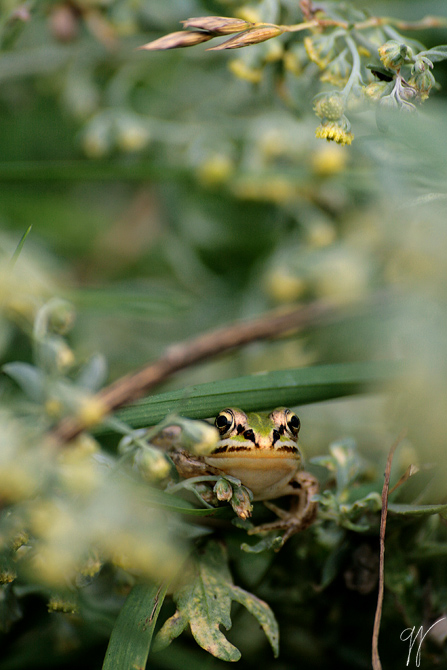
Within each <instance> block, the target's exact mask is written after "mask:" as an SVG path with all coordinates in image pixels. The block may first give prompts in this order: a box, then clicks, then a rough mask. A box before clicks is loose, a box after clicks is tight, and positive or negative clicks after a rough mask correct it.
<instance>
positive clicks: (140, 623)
mask: <svg viewBox="0 0 447 670" xmlns="http://www.w3.org/2000/svg"><path fill="white" fill-rule="evenodd" d="M166 589H167V585H166V584H165V585H163V586H160V587H157V586H147V585H146V584H137V585H136V586H134V587H133V589H132V591H131V592H130V593H129V595H128V596H127V599H126V602H125V603H124V605H123V607H122V609H121V611H120V613H119V615H118V618H117V620H116V622H115V625H114V627H113V630H112V635H111V637H110V641H109V645H108V647H107V652H106V656H105V659H104V664H103V666H102V670H117V669H119V670H136V669H137V668H145V667H146V661H147V657H148V655H149V650H150V646H151V641H152V636H153V634H154V628H155V624H156V622H157V617H158V614H159V612H160V608H161V606H162V604H163V600H164V598H165V595H166Z"/></svg>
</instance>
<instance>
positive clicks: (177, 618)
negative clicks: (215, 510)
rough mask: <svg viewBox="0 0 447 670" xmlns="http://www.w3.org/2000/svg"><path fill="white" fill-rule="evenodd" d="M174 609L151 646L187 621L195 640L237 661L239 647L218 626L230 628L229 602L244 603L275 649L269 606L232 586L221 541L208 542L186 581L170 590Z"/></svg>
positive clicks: (172, 635)
mask: <svg viewBox="0 0 447 670" xmlns="http://www.w3.org/2000/svg"><path fill="white" fill-rule="evenodd" d="M174 600H175V602H176V603H177V611H176V612H175V614H174V615H173V616H172V617H170V618H169V619H168V620H167V621H166V622H165V624H164V625H163V626H162V628H161V630H160V631H159V633H158V635H157V637H156V639H155V642H154V650H160V649H163V648H165V647H166V646H168V645H169V644H170V642H171V641H172V640H173V639H174V638H176V637H178V636H179V635H180V634H181V633H182V632H183V631H184V630H185V628H186V627H187V625H188V624H189V625H190V628H191V633H192V634H193V636H194V639H195V640H196V642H197V643H198V644H199V645H200V646H201V647H202V648H203V649H205V650H206V651H208V652H209V653H210V654H212V655H213V656H215V657H216V658H219V659H221V660H223V661H238V660H239V659H240V657H241V653H240V651H239V650H238V649H237V648H236V647H234V646H233V645H232V644H231V643H230V642H228V640H227V639H226V637H225V636H224V634H223V633H222V631H221V630H220V628H219V626H221V625H222V626H223V627H224V628H225V629H226V630H229V629H230V628H231V602H232V600H236V601H237V602H239V603H241V604H242V605H244V606H245V607H246V608H247V609H248V610H249V612H251V614H253V616H255V617H256V618H257V619H258V621H259V623H260V625H261V626H262V628H263V630H264V632H265V634H266V636H267V638H268V640H269V642H270V644H271V645H272V648H273V652H274V654H275V656H276V655H277V653H278V625H277V623H276V620H275V617H274V614H273V612H272V611H271V609H270V608H269V606H268V605H267V604H266V603H265V602H263V601H262V600H259V598H256V597H255V596H253V595H252V594H251V593H248V592H247V591H244V590H243V589H241V588H239V587H237V586H234V585H233V583H232V580H231V574H230V571H229V569H228V564H227V556H226V552H225V549H224V547H223V545H222V544H220V543H218V542H209V543H208V544H207V545H206V547H205V548H204V550H203V551H201V552H200V553H198V554H197V555H196V557H195V560H194V563H193V564H192V565H190V567H189V569H188V571H187V574H186V581H185V582H184V584H183V586H182V587H181V588H180V589H179V590H178V591H177V592H176V593H175V594H174Z"/></svg>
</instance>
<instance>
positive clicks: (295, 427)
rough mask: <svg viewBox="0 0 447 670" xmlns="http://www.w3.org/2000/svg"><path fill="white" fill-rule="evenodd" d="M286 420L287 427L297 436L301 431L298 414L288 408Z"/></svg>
mask: <svg viewBox="0 0 447 670" xmlns="http://www.w3.org/2000/svg"><path fill="white" fill-rule="evenodd" d="M286 420H287V428H288V429H289V430H290V432H291V433H292V435H294V436H295V437H296V436H297V435H298V433H299V431H300V426H301V421H300V420H299V418H298V417H297V415H296V414H294V413H293V412H291V411H290V409H288V410H286Z"/></svg>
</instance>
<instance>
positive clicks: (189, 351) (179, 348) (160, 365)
mask: <svg viewBox="0 0 447 670" xmlns="http://www.w3.org/2000/svg"><path fill="white" fill-rule="evenodd" d="M336 314H337V311H336V309H335V307H334V305H332V304H330V303H327V302H324V301H320V302H314V303H311V304H309V305H306V306H304V307H300V308H297V309H292V310H289V311H287V312H280V313H278V312H277V311H275V312H272V313H268V314H266V315H264V316H262V317H259V318H257V319H253V320H251V321H245V322H243V323H238V324H235V325H232V326H228V327H225V328H220V329H218V330H214V331H211V332H210V333H206V334H205V335H199V336H198V337H196V338H194V339H192V340H189V341H186V342H182V343H180V344H177V345H174V346H171V347H170V348H169V349H168V350H167V351H166V353H165V354H164V355H163V356H162V357H161V358H159V359H158V361H155V363H151V364H150V365H148V366H146V367H144V368H142V369H141V370H138V371H137V372H135V373H133V374H131V375H126V376H125V377H121V378H120V379H118V380H117V381H116V382H114V383H113V384H111V385H110V386H107V387H106V388H104V389H103V390H102V391H100V392H99V393H98V394H97V395H96V396H94V397H93V398H92V399H91V401H90V402H91V403H92V406H95V407H97V408H98V411H99V413H100V416H98V420H100V419H102V418H104V417H105V416H107V414H109V413H111V412H113V411H114V410H116V409H118V408H119V407H121V406H122V405H125V404H127V403H130V402H132V401H134V400H136V399H137V398H140V397H141V396H142V395H144V394H145V393H147V392H148V391H149V390H150V389H152V388H153V387H154V386H156V385H158V384H160V383H161V382H162V381H165V380H166V379H167V378H168V377H170V376H171V375H173V374H174V373H175V372H178V371H179V370H182V369H183V368H186V367H188V366H190V365H194V364H195V363H199V362H200V361H203V360H205V359H207V358H210V357H212V356H216V355H217V354H220V353H223V352H225V351H229V350H231V349H235V348H237V347H241V346H244V345H246V344H249V343H250V342H254V341H256V340H265V339H268V338H271V337H277V336H278V335H282V334H284V333H286V332H289V331H295V332H296V331H300V330H303V329H304V328H306V327H309V326H311V325H315V324H316V323H320V322H321V321H323V320H328V319H330V318H333V317H334V316H335V315H336ZM86 427H87V426H86V425H85V423H83V422H82V420H81V419H80V418H79V417H67V418H65V419H63V420H62V421H61V422H60V423H59V424H58V425H57V426H56V427H55V428H54V430H53V431H52V437H53V438H54V439H55V440H56V441H57V442H59V443H64V442H68V441H70V440H71V439H73V438H74V437H76V436H77V435H78V434H79V433H80V432H81V431H82V430H84V429H85V428H86Z"/></svg>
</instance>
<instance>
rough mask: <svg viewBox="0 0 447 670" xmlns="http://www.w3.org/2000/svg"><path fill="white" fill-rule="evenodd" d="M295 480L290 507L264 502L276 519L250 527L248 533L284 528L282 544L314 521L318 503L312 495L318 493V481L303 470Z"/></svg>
mask: <svg viewBox="0 0 447 670" xmlns="http://www.w3.org/2000/svg"><path fill="white" fill-rule="evenodd" d="M295 481H296V482H298V484H295V486H294V488H295V487H296V488H295V492H294V498H293V502H292V505H291V507H290V509H289V510H285V509H283V508H282V507H278V506H277V505H274V504H273V503H271V502H264V505H265V506H266V507H268V508H269V509H270V510H272V512H274V513H275V514H276V516H277V517H278V519H277V520H276V521H272V522H270V523H263V524H261V525H260V526H256V527H255V528H251V529H250V530H249V531H248V533H249V534H250V535H254V534H255V533H262V532H264V531H272V530H284V531H285V533H284V535H283V537H282V544H281V546H282V545H284V543H285V542H287V540H288V539H289V538H290V537H292V535H295V533H299V532H301V531H302V530H305V529H306V528H308V527H309V526H310V525H311V524H312V523H313V522H314V521H315V518H316V516H317V510H318V503H317V502H316V501H314V500H313V495H314V494H316V493H318V490H319V485H318V481H317V479H315V477H313V476H312V475H310V474H308V473H303V472H301V473H299V474H298V476H297V477H296V480H295Z"/></svg>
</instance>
